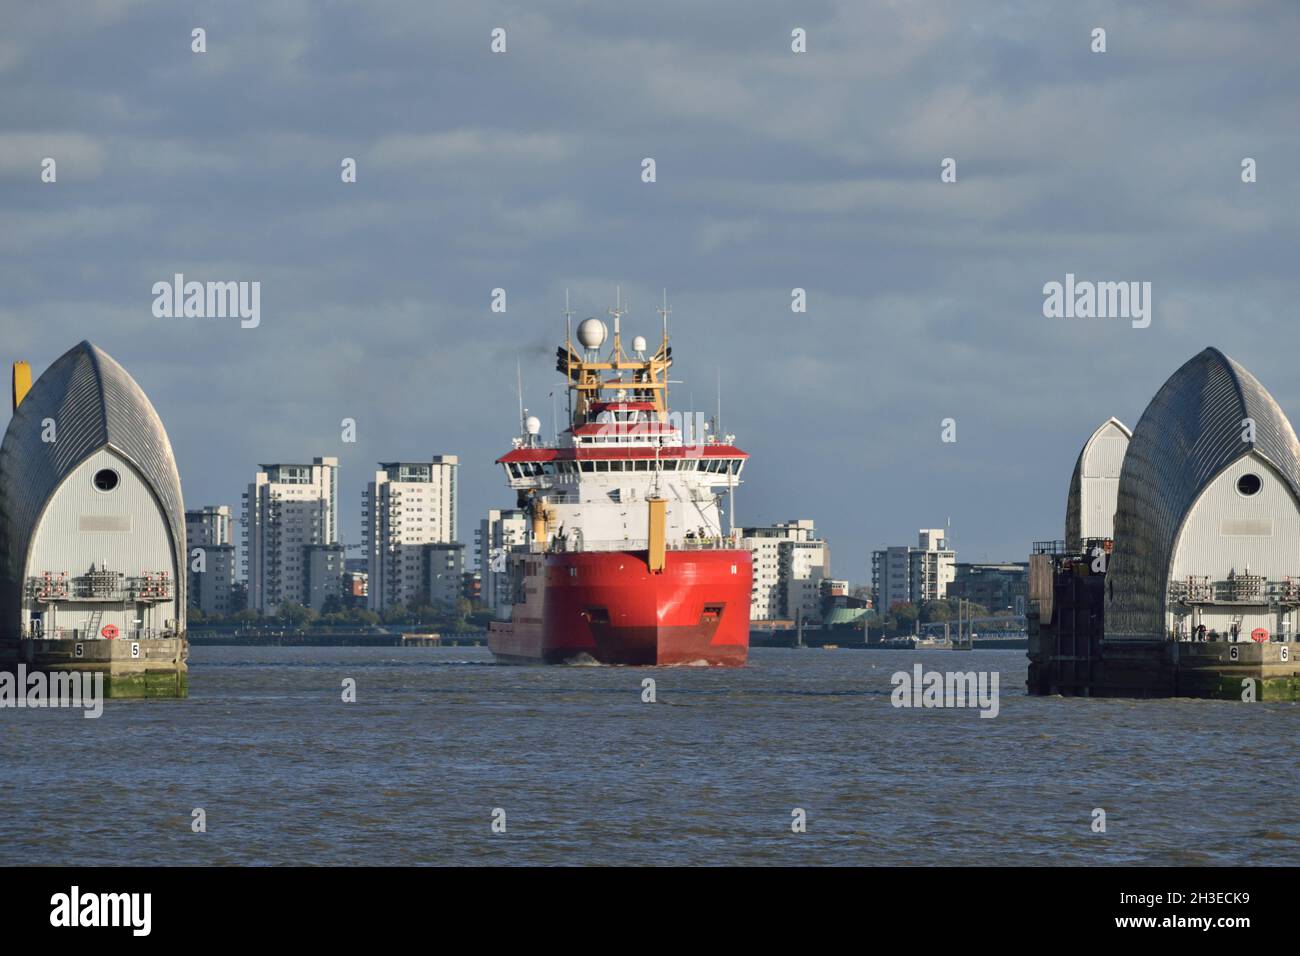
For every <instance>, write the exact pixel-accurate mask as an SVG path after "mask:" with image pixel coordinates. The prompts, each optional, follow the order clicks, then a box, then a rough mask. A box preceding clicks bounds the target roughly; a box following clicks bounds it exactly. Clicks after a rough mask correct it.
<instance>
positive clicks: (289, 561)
mask: <svg viewBox="0 0 1300 956" xmlns="http://www.w3.org/2000/svg"><path fill="white" fill-rule="evenodd" d="M258 468H259V469H260V470H259V471H258V473H257V477H256V478H255V479H254V480H253V483H252V484H250V485H249V486H248V491H247V492H245V493H244V531H243V534H244V535H245V536H246V538H247V541H246V543H245V547H244V562H245V567H246V569H247V575H248V606H249V607H251V608H253V609H255V610H256V611H258V612H259V613H262V614H272V613H275V612H277V611H278V610H279V608H280V605H281V604H284V603H286V602H287V603H293V604H302V605H306V606H310V605H311V603H312V600H311V579H310V577H311V559H310V551H309V549H311V548H312V547H314V546H317V545H327V544H338V543H339V531H338V528H339V522H338V479H339V460H338V459H337V458H315V459H313V460H312V463H311V464H309V465H258Z"/></svg>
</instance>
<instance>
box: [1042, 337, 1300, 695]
mask: <svg viewBox="0 0 1300 956" xmlns="http://www.w3.org/2000/svg"><path fill="white" fill-rule="evenodd" d="M1065 524H1066V537H1065V539H1064V540H1061V541H1052V542H1039V543H1037V544H1036V545H1035V546H1034V553H1033V554H1032V555H1031V556H1030V612H1029V615H1028V618H1029V621H1028V630H1029V679H1028V690H1029V692H1030V693H1031V694H1066V695H1081V696H1112V697H1215V698H1225V699H1232V700H1300V660H1298V659H1297V651H1300V644H1297V633H1298V632H1300V442H1297V440H1296V435H1295V432H1294V430H1293V429H1292V427H1291V423H1290V421H1289V420H1288V419H1287V417H1286V415H1285V414H1283V412H1282V409H1281V408H1280V407H1279V406H1278V404H1277V402H1276V401H1274V400H1273V397H1272V396H1271V395H1270V394H1269V393H1268V391H1267V390H1265V388H1264V386H1263V385H1261V384H1260V383H1259V381H1258V380H1257V379H1256V378H1255V377H1254V376H1253V375H1251V374H1250V372H1248V371H1247V370H1246V369H1244V368H1243V367H1242V366H1240V365H1239V364H1237V363H1236V362H1235V361H1233V360H1232V359H1230V358H1229V357H1228V356H1226V355H1224V354H1223V353H1222V352H1220V351H1219V350H1218V349H1213V348H1208V349H1206V350H1205V351H1203V352H1201V353H1200V354H1199V355H1197V356H1195V357H1194V358H1192V359H1191V360H1190V361H1189V362H1187V363H1186V364H1185V365H1183V367H1182V368H1180V369H1179V370H1178V371H1177V372H1175V373H1174V374H1173V376H1172V377H1171V378H1170V379H1169V381H1167V382H1166V383H1165V385H1164V387H1163V388H1161V389H1160V391H1159V392H1158V393H1157V394H1156V396H1155V398H1153V399H1152V400H1151V403H1150V405H1148V406H1147V409H1146V411H1145V412H1144V413H1143V414H1142V418H1141V419H1140V420H1139V421H1138V424H1137V427H1136V428H1135V429H1133V431H1132V432H1130V431H1129V430H1128V428H1126V427H1125V426H1124V425H1123V423H1121V422H1119V421H1118V420H1117V419H1114V418H1112V419H1109V420H1107V421H1106V422H1105V423H1103V424H1102V425H1101V427H1099V428H1098V429H1097V430H1096V431H1095V432H1094V433H1093V434H1092V436H1091V437H1090V438H1089V439H1088V441H1087V442H1086V443H1085V444H1084V447H1083V450H1082V451H1081V452H1080V454H1079V459H1078V462H1077V463H1076V465H1075V469H1074V475H1073V477H1072V479H1071V482H1070V491H1069V496H1068V503H1067V507H1066V522H1065Z"/></svg>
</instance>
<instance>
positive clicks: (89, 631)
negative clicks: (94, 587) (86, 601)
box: [86, 608, 104, 638]
mask: <svg viewBox="0 0 1300 956" xmlns="http://www.w3.org/2000/svg"><path fill="white" fill-rule="evenodd" d="M103 619H104V609H103V608H95V610H93V611H91V612H90V617H89V618H87V619H86V621H87V623H86V637H88V638H95V637H98V636H99V622H100V621H102V620H103Z"/></svg>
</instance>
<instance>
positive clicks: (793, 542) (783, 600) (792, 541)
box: [740, 518, 830, 621]
mask: <svg viewBox="0 0 1300 956" xmlns="http://www.w3.org/2000/svg"><path fill="white" fill-rule="evenodd" d="M740 535H741V541H740V544H741V547H743V548H746V549H748V550H749V551H750V552H752V553H753V556H754V558H753V560H754V565H753V567H754V586H753V591H752V592H751V593H752V597H751V599H750V608H749V616H750V620H752V621H772V620H795V619H796V618H799V617H802V618H803V619H804V620H805V621H816V620H819V619H820V618H821V582H822V581H823V579H825V578H828V577H829V576H830V549H829V548H828V547H827V545H826V542H825V541H823V540H821V539H820V538H818V537H817V530H816V528H815V527H814V526H813V522H812V521H811V520H810V519H807V518H805V519H802V520H799V521H781V522H777V523H776V524H774V525H771V526H770V527H761V528H743V529H741V532H740Z"/></svg>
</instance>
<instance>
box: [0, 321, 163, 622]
mask: <svg viewBox="0 0 1300 956" xmlns="http://www.w3.org/2000/svg"><path fill="white" fill-rule="evenodd" d="M47 418H49V419H53V420H54V423H55V427H56V428H57V435H56V438H57V440H56V441H53V442H46V441H42V440H41V436H42V432H43V430H44V429H43V425H42V422H43V421H44V420H45V419H47ZM105 446H109V447H112V448H113V450H114V451H116V452H117V453H118V454H120V455H121V456H122V457H124V458H125V459H126V460H127V461H129V462H130V463H131V464H132V465H134V466H135V468H136V470H137V471H138V472H139V473H140V475H141V476H142V477H143V478H144V480H145V482H146V483H147V484H148V485H149V487H150V488H151V489H152V490H153V492H154V493H155V494H156V495H157V496H158V500H159V502H160V503H161V505H162V508H163V511H164V513H165V514H166V516H167V525H168V528H169V530H170V532H171V536H172V546H173V553H174V554H175V555H176V561H177V573H176V591H177V605H178V611H177V613H178V615H184V608H185V607H186V596H185V583H186V582H185V577H186V576H185V574H184V573H182V572H183V569H184V567H185V560H184V554H183V553H182V551H183V549H184V546H185V505H184V501H183V500H182V498H181V482H180V475H179V473H178V472H177V470H176V459H175V458H174V457H173V455H172V447H171V443H170V442H169V441H168V440H167V432H166V430H165V429H164V428H163V424H162V421H161V420H160V419H159V418H158V413H157V412H156V411H154V407H153V405H151V404H150V402H149V399H148V398H147V397H146V396H145V394H144V392H143V391H142V390H141V389H140V386H139V385H137V384H136V382H135V379H133V378H131V376H130V375H129V374H127V372H126V370H125V369H124V368H122V366H120V365H118V364H117V362H115V361H114V360H113V359H112V357H110V356H109V355H108V354H107V353H106V352H104V351H103V350H102V349H100V348H98V347H97V346H94V345H92V344H91V343H89V342H82V343H80V344H79V345H76V346H74V347H73V348H71V349H69V350H68V351H67V352H65V353H64V354H63V355H62V356H60V357H59V358H58V359H57V360H56V361H55V362H54V364H52V365H51V366H50V367H49V368H48V369H46V370H45V373H44V374H43V375H42V376H41V377H40V378H39V379H37V381H36V384H34V385H33V386H32V389H31V391H30V392H28V394H27V397H26V398H24V399H23V402H22V404H20V405H19V406H18V408H17V410H16V411H15V412H14V416H13V419H12V420H11V421H10V422H9V428H8V430H7V431H6V432H5V437H4V442H3V444H0V624H11V623H12V622H16V621H17V620H18V617H19V614H20V610H21V606H22V604H21V602H22V589H23V577H24V574H25V570H24V569H25V567H26V563H27V551H28V547H29V545H30V542H31V538H32V535H33V533H34V532H35V530H36V525H37V522H38V521H39V520H40V517H41V513H42V511H44V509H45V506H46V504H47V502H48V501H49V499H50V496H51V494H52V493H53V492H54V490H55V488H57V487H58V485H59V483H60V482H62V481H63V479H64V478H66V477H67V476H68V474H70V473H71V472H72V470H73V469H74V468H76V467H77V465H79V464H80V463H81V462H82V461H84V460H85V459H86V458H88V457H89V456H90V455H92V454H94V453H95V452H96V451H98V450H99V449H101V448H104V447H105Z"/></svg>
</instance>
